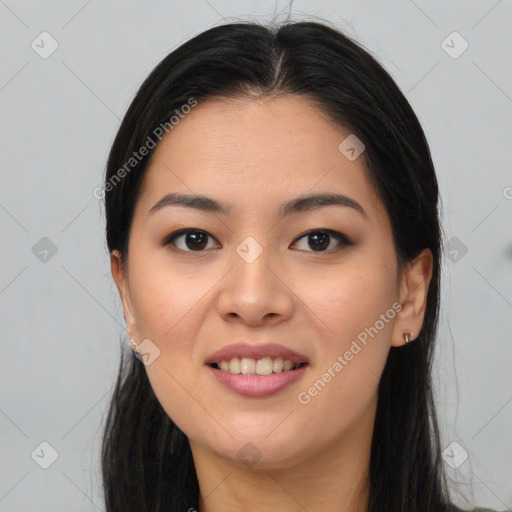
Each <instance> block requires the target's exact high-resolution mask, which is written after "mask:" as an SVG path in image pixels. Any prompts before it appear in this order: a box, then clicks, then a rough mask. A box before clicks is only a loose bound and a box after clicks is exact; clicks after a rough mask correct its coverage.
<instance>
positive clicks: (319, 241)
mask: <svg viewBox="0 0 512 512" xmlns="http://www.w3.org/2000/svg"><path fill="white" fill-rule="evenodd" d="M306 237H307V240H306V243H307V244H308V246H309V247H311V248H312V249H313V250H312V251H309V252H335V251H337V250H338V249H340V247H342V246H348V245H352V241H351V240H350V239H349V238H348V237H347V236H346V235H344V234H343V233H339V232H338V231H333V230H331V229H321V230H315V231H309V232H308V233H305V234H304V235H301V236H300V237H299V238H298V239H297V240H296V241H295V243H297V241H299V240H302V239H303V238H306ZM332 239H335V240H336V241H337V242H338V246H337V247H335V248H332V247H331V248H330V249H328V250H326V249H327V248H328V247H329V245H330V244H331V242H332ZM304 250H306V251H307V250H308V249H304Z"/></svg>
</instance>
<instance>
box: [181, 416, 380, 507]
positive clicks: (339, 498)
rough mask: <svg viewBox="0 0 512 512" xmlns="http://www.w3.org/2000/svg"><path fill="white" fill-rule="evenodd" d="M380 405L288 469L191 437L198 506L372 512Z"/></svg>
mask: <svg viewBox="0 0 512 512" xmlns="http://www.w3.org/2000/svg"><path fill="white" fill-rule="evenodd" d="M374 418H375V408H372V409H371V411H370V410H369V411H366V417H365V418H364V419H361V421H359V422H357V425H355V426H354V427H352V428H351V430H350V431H345V432H343V435H342V436H340V437H339V438H338V439H336V440H334V441H331V442H330V443H329V444H328V445H327V446H325V447H324V448H323V449H322V450H319V451H317V452H315V454H314V456H312V457H309V458H307V459H304V460H302V461H301V462H300V463H298V464H295V465H293V466H291V467H287V468H285V469H282V468H280V469H271V468H269V469H256V467H257V466H255V467H253V468H246V467H241V466H240V464H237V463H234V462H232V461H230V460H226V459H223V458H220V457H219V456H218V455H216V454H214V453H212V452H211V451H209V450H206V449H204V448H203V447H200V446H198V445H195V444H193V443H190V445H191V449H192V452H193V457H194V464H195V467H196V474H197V478H198V482H199V488H200V498H199V511H198V512H235V511H236V512H256V511H261V510H267V511H270V512H274V511H275V512H288V511H290V512H291V511H305V510H307V511H308V512H320V511H321V512H367V510H368V498H369V467H370V448H371V439H372V433H373V423H374Z"/></svg>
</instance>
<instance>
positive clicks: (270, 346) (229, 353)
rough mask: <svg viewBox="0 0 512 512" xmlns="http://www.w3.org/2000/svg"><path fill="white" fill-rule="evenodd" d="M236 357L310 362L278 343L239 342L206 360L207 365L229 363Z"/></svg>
mask: <svg viewBox="0 0 512 512" xmlns="http://www.w3.org/2000/svg"><path fill="white" fill-rule="evenodd" d="M236 356H238V357H249V358H252V359H256V360H258V359H263V358H264V357H271V358H275V357H279V356H281V357H282V358H283V360H284V361H286V359H289V360H290V361H292V363H294V364H299V363H307V362H309V360H308V358H307V357H306V356H304V355H302V354H299V353H298V352H295V351H294V350H291V349H289V348H286V347H284V346H283V345H279V344H278V343H263V344H249V343H245V342H238V343H233V344H231V345H226V346H225V347H222V348H221V349H220V350H217V351H216V352H214V353H213V354H212V355H210V356H209V357H208V358H207V359H206V364H213V363H219V362H221V361H229V360H230V359H232V358H233V357H236Z"/></svg>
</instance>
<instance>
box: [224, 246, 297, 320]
mask: <svg viewBox="0 0 512 512" xmlns="http://www.w3.org/2000/svg"><path fill="white" fill-rule="evenodd" d="M270 253H271V251H270V250H263V251H262V252H261V254H259V256H257V257H256V259H254V260H252V258H246V257H245V255H244V252H243V251H240V252H234V253H233V260H232V261H233V266H232V269H231V271H230V272H229V273H228V275H227V276H226V278H225V279H223V280H222V281H221V284H222V288H221V290H220V292H219V294H218V302H217V307H218V312H219V315H220V316H221V317H222V318H223V319H224V320H226V321H228V322H239V323H245V324H247V325H250V326H258V325H263V324H266V325H275V324H278V323H280V322H283V321H285V320H287V319H289V318H290V317H291V316H292V314H293V310H294V304H295V300H294V294H293V291H292V288H293V285H292V283H288V282H287V279H286V275H285V272H284V270H283V268H282V265H279V264H278V263H277V261H276V260H275V258H274V257H273V255H272V254H270Z"/></svg>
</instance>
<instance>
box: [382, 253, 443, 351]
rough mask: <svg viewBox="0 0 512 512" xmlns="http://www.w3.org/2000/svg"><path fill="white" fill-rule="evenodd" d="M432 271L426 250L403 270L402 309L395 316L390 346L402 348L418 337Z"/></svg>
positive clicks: (401, 284) (429, 255)
mask: <svg viewBox="0 0 512 512" xmlns="http://www.w3.org/2000/svg"><path fill="white" fill-rule="evenodd" d="M432 270H433V256H432V252H431V251H430V249H428V248H425V249H423V250H422V251H421V253H420V254H419V255H418V256H417V257H416V258H415V259H414V260H413V261H412V262H410V263H409V264H408V265H407V267H406V269H405V270H404V272H403V274H402V277H401V282H400V297H399V301H400V304H401V305H402V308H401V310H400V311H399V312H398V314H397V315H396V321H395V325H394V327H393V333H392V337H391V345H392V346H395V347H398V346H402V345H404V344H407V343H409V342H410V341H412V340H414V339H415V338H417V337H418V334H419V333H420V331H421V329H422V327H423V320H424V318H425V311H426V307H427V294H428V289H429V285H430V281H431V279H432ZM406 334H407V335H408V336H407V337H406V336H405V335H406Z"/></svg>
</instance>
